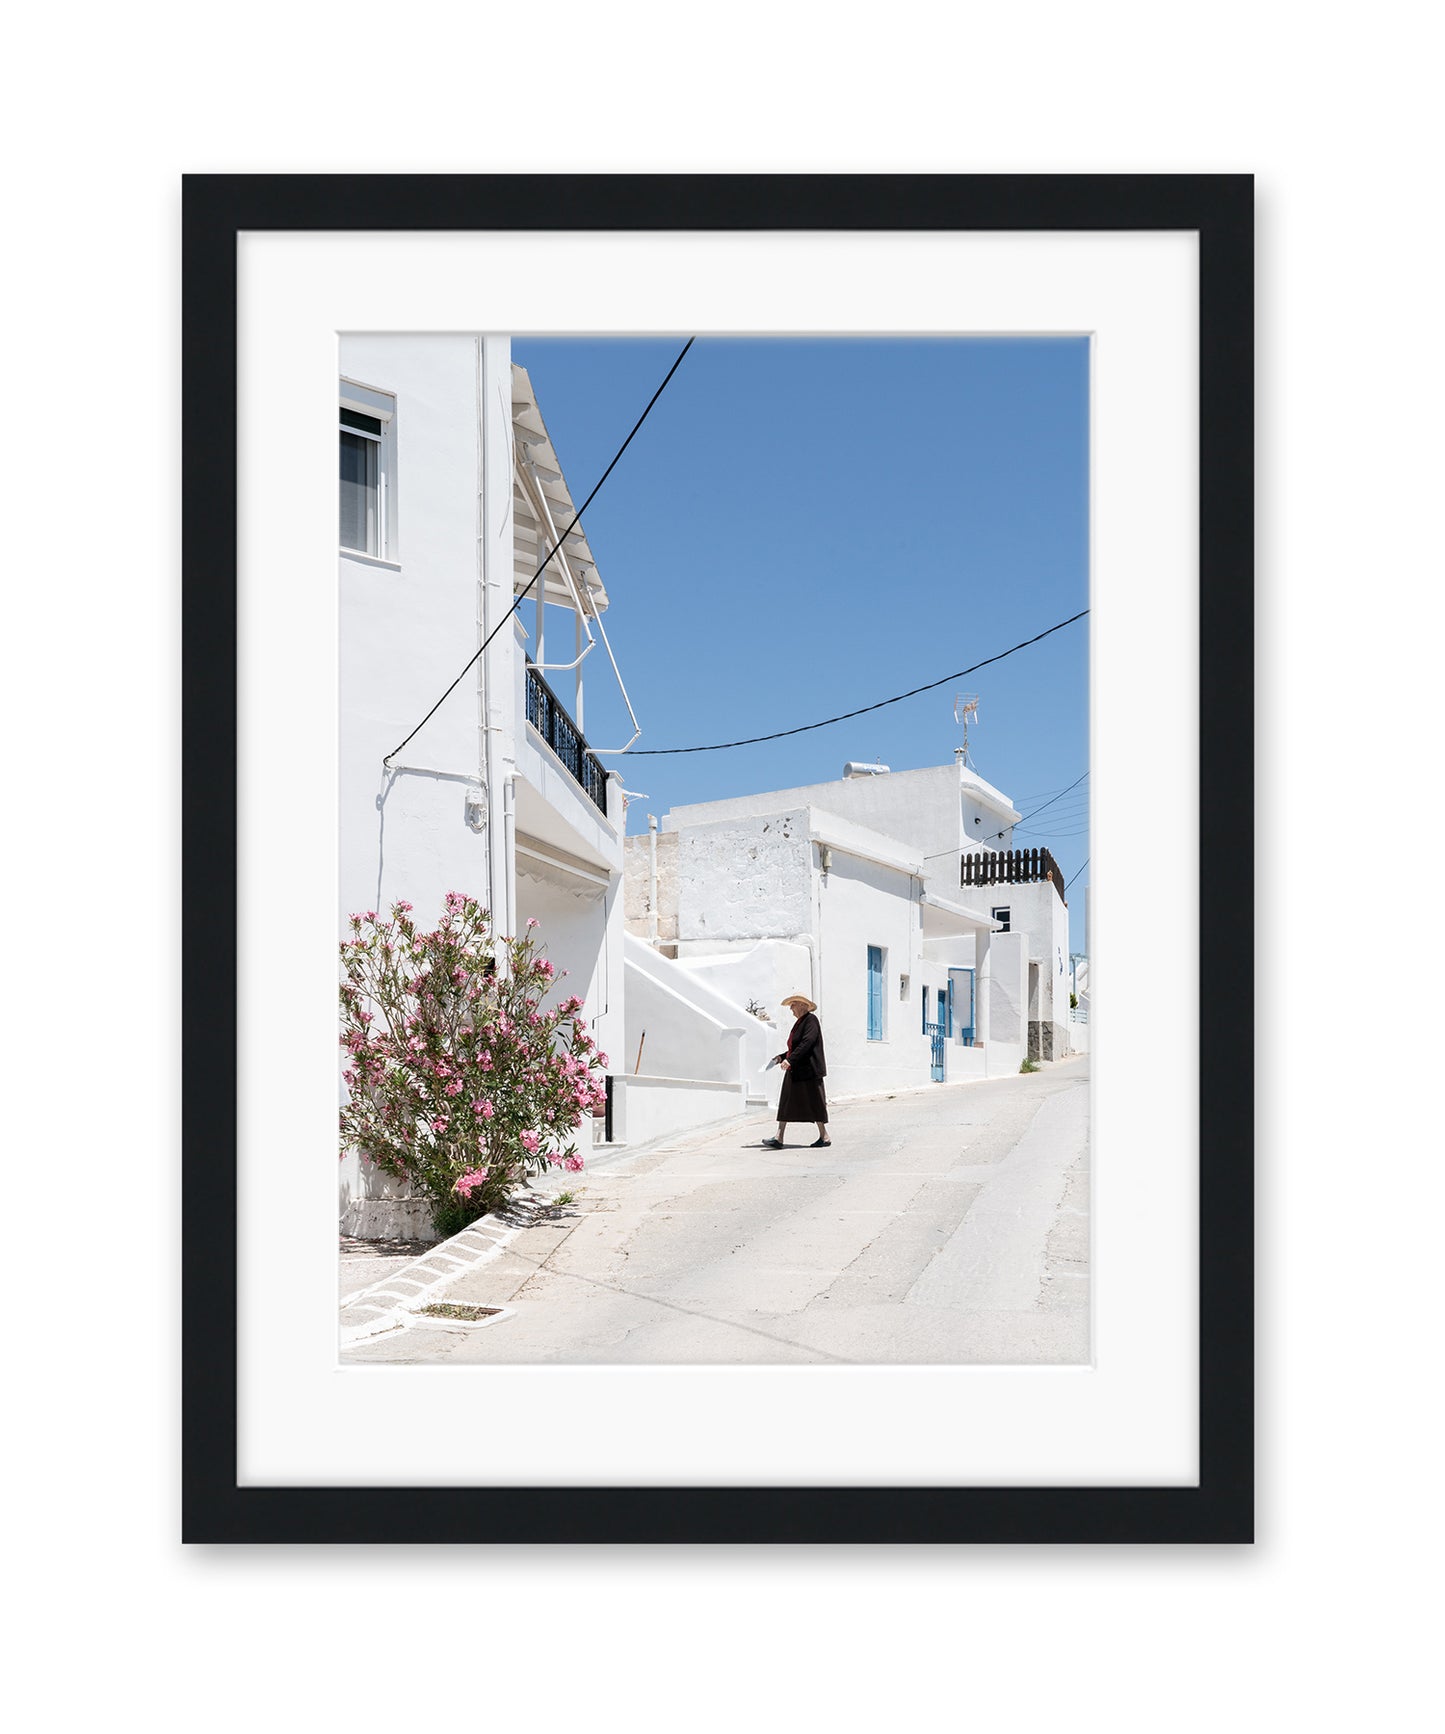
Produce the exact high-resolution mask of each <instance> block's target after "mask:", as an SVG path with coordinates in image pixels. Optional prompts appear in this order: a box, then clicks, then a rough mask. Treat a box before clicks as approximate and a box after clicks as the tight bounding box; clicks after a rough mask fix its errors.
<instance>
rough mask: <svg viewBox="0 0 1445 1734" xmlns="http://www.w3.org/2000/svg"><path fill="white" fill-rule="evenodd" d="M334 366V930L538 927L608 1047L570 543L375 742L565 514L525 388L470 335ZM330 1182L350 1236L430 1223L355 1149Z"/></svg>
mask: <svg viewBox="0 0 1445 1734" xmlns="http://www.w3.org/2000/svg"><path fill="white" fill-rule="evenodd" d="M340 373H341V378H340V389H339V399H340V403H339V407H340V418H339V422H340V428H339V438H340V454H341V455H340V477H341V481H340V573H339V584H340V594H339V615H340V638H339V657H340V707H341V708H340V764H339V801H340V811H339V815H338V818H339V845H340V853H339V879H340V899H339V904H340V909H339V913H340V921H341V931H342V933H343V934H344V933H345V932H347V931H348V929H347V926H346V918H347V915H348V913H349V912H350V911H353V910H366V909H377V910H381V911H384V910H386V909H387V908H389V907H390V905H391V903H392V902H393V901H394V900H396V899H397V898H403V897H404V898H406V899H407V900H408V901H410V902H411V903H413V904H414V905H415V906H416V910H417V913H418V916H419V917H424V916H427V915H430V914H435V913H439V912H440V909H441V906H442V900H443V898H444V896H445V894H446V893H447V892H448V891H450V890H457V891H462V892H466V893H468V894H470V895H473V896H475V897H477V898H479V899H480V900H481V901H482V902H483V903H484V904H485V905H486V906H487V907H488V908H489V909H490V910H491V911H492V912H493V919H494V922H495V925H496V927H497V929H498V930H499V931H501V932H503V933H508V934H510V933H516V932H519V931H521V929H522V928H523V926H524V925H525V923H526V921H527V919H528V917H536V918H537V920H538V921H539V922H540V923H541V934H542V936H543V938H544V940H545V944H546V953H547V956H548V957H549V958H550V959H551V961H552V962H553V964H554V965H555V966H556V967H557V968H558V970H559V971H560V970H565V971H566V972H567V976H566V978H565V981H562V982H560V983H559V990H558V991H559V992H562V993H576V994H578V995H580V996H581V997H582V999H583V1002H584V1007H585V1016H586V1018H587V1019H588V1022H589V1024H590V1026H591V1030H592V1033H593V1035H594V1037H595V1039H596V1041H597V1043H598V1045H599V1047H600V1048H601V1049H603V1050H604V1051H606V1052H608V1053H609V1054H610V1055H611V1054H614V1053H620V1051H621V1047H622V1043H623V1037H624V1017H623V1006H622V995H623V962H622V944H623V924H622V903H621V888H622V832H623V817H622V796H621V790H620V788H619V785H618V780H617V778H616V777H615V776H612V775H609V774H608V771H607V769H606V767H605V765H604V763H603V761H602V760H601V759H599V758H598V757H596V756H595V755H594V753H593V752H592V750H591V749H590V748H589V746H588V743H587V741H586V739H585V738H584V735H583V726H584V705H585V697H586V693H585V678H586V677H587V676H588V674H589V671H590V670H591V669H592V668H594V667H598V666H600V667H601V668H602V669H603V670H605V669H606V667H607V664H608V663H609V662H612V656H611V648H610V646H608V645H607V644H606V635H605V629H604V627H603V622H602V615H603V613H604V612H605V610H606V608H607V592H606V590H605V589H604V588H603V585H602V581H601V578H600V577H599V575H598V571H597V566H596V561H595V559H594V558H593V555H592V550H591V548H590V547H589V545H588V543H587V540H586V538H585V536H584V535H582V534H581V533H580V531H579V532H578V533H577V534H575V535H573V536H571V537H569V538H568V541H567V543H566V545H565V547H564V549H563V551H562V552H561V553H560V554H558V555H557V556H556V557H555V558H554V559H553V560H552V561H551V563H550V564H549V566H548V567H547V570H546V572H545V574H544V578H543V580H542V581H541V582H540V583H539V585H538V587H537V588H538V589H540V588H541V587H542V584H545V592H544V599H543V602H542V606H541V607H540V608H539V607H537V606H535V605H534V603H533V602H532V601H528V602H527V603H524V604H523V607H522V609H521V611H520V612H519V614H518V616H516V617H515V618H514V619H512V620H511V621H510V622H507V623H506V624H504V625H502V626H501V630H500V631H498V632H497V633H496V636H495V637H494V638H492V640H491V642H490V644H489V645H488V647H487V649H486V651H485V652H484V654H483V655H482V656H481V657H480V659H479V660H478V661H477V662H476V664H475V665H474V666H473V667H471V668H470V669H468V670H467V672H466V673H465V675H464V676H463V678H462V679H461V681H460V683H459V684H458V686H457V687H456V689H455V690H454V691H453V692H451V693H450V695H449V696H448V697H447V698H446V699H445V701H444V702H443V703H441V705H440V706H439V707H438V708H437V710H436V712H435V714H434V715H433V716H431V717H430V718H429V720H427V721H426V723H425V724H424V726H423V727H422V728H421V729H420V730H419V731H418V732H417V733H416V734H415V736H414V737H413V738H412V739H410V740H407V741H406V744H405V746H403V747H402V748H401V750H400V751H399V752H396V751H395V749H396V748H397V747H398V745H399V743H401V742H402V741H403V740H404V739H405V737H406V736H407V735H408V733H409V732H410V731H411V730H412V729H414V728H415V726H416V725H417V723H419V722H420V721H421V720H422V719H423V718H424V717H426V716H427V713H428V711H430V710H431V708H432V707H433V706H434V705H436V704H437V701H438V699H439V698H440V697H441V695H442V694H443V693H444V692H446V690H447V688H448V686H449V685H450V683H451V682H452V681H453V680H454V679H455V678H456V676H457V674H458V671H459V670H460V669H462V667H463V665H464V664H466V662H467V659H468V657H469V656H473V655H474V654H475V653H476V652H477V651H478V649H479V648H480V647H481V645H482V644H483V643H484V641H485V640H486V639H487V638H488V636H489V635H490V634H491V633H492V631H493V629H494V628H495V627H497V626H498V625H499V623H502V622H503V621H504V620H505V617H506V615H507V613H508V610H509V609H511V607H512V604H513V601H514V599H515V597H516V595H517V593H518V592H519V591H521V590H522V589H523V588H524V586H525V585H526V584H527V582H528V581H529V580H530V579H531V578H532V576H533V575H534V573H535V572H536V570H537V566H538V562H539V560H540V559H541V558H542V556H544V555H545V554H546V553H547V551H548V550H549V549H550V548H551V547H552V545H553V543H554V541H555V539H556V536H557V534H558V533H560V531H561V530H562V529H564V528H565V527H566V526H567V524H568V523H569V522H570V521H571V519H572V516H573V514H574V510H575V508H574V506H573V501H572V496H571V494H570V492H569V490H568V486H567V482H566V480H565V477H564V475H563V472H562V467H561V464H560V462H559V461H558V458H557V454H556V452H555V450H554V448H553V446H552V444H551V441H550V440H549V438H548V436H547V430H546V424H545V422H544V421H543V419H542V415H541V411H540V409H539V407H538V405H537V402H536V398H535V394H534V393H533V390H532V386H531V381H530V380H529V378H528V376H527V374H526V372H525V371H524V370H523V369H521V368H520V367H517V366H515V365H514V364H513V362H512V359H511V350H510V343H509V341H508V339H506V338H505V337H478V336H468V335H406V336H345V337H343V338H342V339H341V367H340ZM535 595H536V590H534V592H533V596H534V597H535ZM599 647H600V648H601V649H602V650H603V653H604V657H605V660H603V659H599V660H598V662H596V663H594V662H592V661H591V660H589V659H590V658H592V657H593V655H594V653H595V651H596V650H597V649H598V648H599ZM612 668H613V670H614V671H615V669H616V664H615V662H612ZM618 679H619V682H620V676H618ZM625 696H626V695H625V691H624V698H625ZM629 710H630V706H629ZM609 744H610V745H613V746H614V747H615V746H620V745H622V744H624V743H609ZM391 754H394V756H393V757H392V758H391V760H390V763H389V764H387V765H384V764H383V760H385V759H386V758H387V756H388V755H391ZM340 1168H341V1197H340V1206H341V1217H342V1225H343V1228H344V1229H345V1230H346V1231H347V1232H349V1233H352V1234H360V1235H365V1236H375V1235H385V1234H395V1233H402V1234H406V1233H412V1232H421V1233H424V1232H426V1224H427V1210H426V1207H425V1205H424V1204H422V1203H420V1202H419V1201H418V1202H415V1203H407V1202H403V1201H398V1200H397V1199H396V1198H395V1197H394V1196H393V1188H394V1183H393V1182H391V1181H389V1180H387V1179H386V1178H385V1177H384V1176H381V1175H378V1174H375V1173H373V1172H372V1171H370V1170H369V1169H364V1168H363V1165H362V1164H361V1163H360V1162H359V1160H358V1159H357V1158H356V1157H355V1156H354V1155H351V1156H348V1157H347V1158H346V1160H345V1161H344V1162H343V1163H342V1164H341V1165H340Z"/></svg>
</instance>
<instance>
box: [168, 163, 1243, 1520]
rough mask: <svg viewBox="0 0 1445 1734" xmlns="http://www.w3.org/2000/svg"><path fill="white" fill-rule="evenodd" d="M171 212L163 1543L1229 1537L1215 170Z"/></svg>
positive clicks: (647, 188)
mask: <svg viewBox="0 0 1445 1734" xmlns="http://www.w3.org/2000/svg"><path fill="white" fill-rule="evenodd" d="M183 203H184V231H183V267H184V282H183V321H184V329H183V416H184V427H183V457H184V481H183V500H184V527H183V555H184V568H185V569H184V599H185V600H184V608H185V619H184V629H183V631H184V637H183V643H184V655H185V671H184V727H185V741H184V797H185V815H186V817H185V838H184V850H185V859H184V874H183V883H184V897H185V910H184V915H185V929H184V931H185V957H184V993H185V1006H184V1032H185V1044H186V1061H185V1070H184V1152H185V1154H184V1185H185V1197H184V1230H185V1245H184V1320H183V1353H184V1451H183V1467H184V1502H183V1504H184V1534H185V1539H186V1540H188V1541H195V1542H255V1541H276V1542H298V1541H316V1542H337V1541H357V1542H378V1541H384V1542H506V1543H516V1542H605V1543H618V1542H630V1543H638V1542H659V1541H668V1542H733V1543H736V1542H839V1543H849V1542H904V1543H909V1542H921V1541H928V1542H953V1543H961V1542H1025V1541H1026V1542H1101V1541H1107V1542H1247V1541H1249V1540H1251V1539H1252V1535H1253V1315H1252V1293H1253V1289H1252V1272H1253V1246H1252V1236H1253V1210H1252V1185H1253V1011H1252V1002H1253V961H1252V960H1253V915H1252V876H1253V844H1252V836H1253V811H1252V803H1253V781H1252V776H1253V773H1252V761H1253V678H1254V677H1253V623H1252V615H1253V430H1252V420H1253V280H1252V274H1253V185H1252V181H1251V179H1250V177H1248V176H1236V175H1198V176H1169V175H1164V176H1151V175H1124V176H1100V175H1079V176H1028V175H1025V176H953V175H948V176H917V177H896V176H586V175H577V176H565V177H558V176H393V177H376V176H336V177H327V176H270V175H258V176H213V175H204V176H192V177H188V178H187V179H186V181H185V186H184V201H183ZM338 453H339V470H338ZM338 524H339V532H338ZM1206 815H1207V816H1208V818H1209V820H1210V824H1209V827H1208V839H1209V846H1208V847H1206V841H1205V839H1206V826H1205V819H1206ZM1221 821H1223V822H1224V825H1225V828H1226V830H1227V835H1228V838H1229V846H1228V850H1227V852H1226V853H1225V854H1224V855H1223V856H1222V855H1221V851H1220V849H1219V847H1218V836H1219V829H1220V824H1221ZM1225 859H1227V860H1228V863H1229V867H1228V871H1227V872H1226V871H1225V870H1224V860H1225ZM338 1117H339V1132H338Z"/></svg>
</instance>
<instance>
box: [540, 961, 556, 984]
mask: <svg viewBox="0 0 1445 1734" xmlns="http://www.w3.org/2000/svg"><path fill="white" fill-rule="evenodd" d="M537 974H538V975H544V976H546V978H547V980H548V981H551V979H552V977H553V976H554V975H555V974H556V971H555V970H554V969H553V968H552V965H551V964H550V963H548V961H547V959H546V958H545V957H539V958H538V959H537Z"/></svg>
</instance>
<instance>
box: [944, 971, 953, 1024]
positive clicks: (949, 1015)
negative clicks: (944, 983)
mask: <svg viewBox="0 0 1445 1734" xmlns="http://www.w3.org/2000/svg"><path fill="white" fill-rule="evenodd" d="M943 1021H944V1023H945V1025H946V1026H947V1034H948V1035H949V1036H952V1034H953V977H952V976H949V978H948V1009H947V1011H946V1012H945V1014H944V1020H943Z"/></svg>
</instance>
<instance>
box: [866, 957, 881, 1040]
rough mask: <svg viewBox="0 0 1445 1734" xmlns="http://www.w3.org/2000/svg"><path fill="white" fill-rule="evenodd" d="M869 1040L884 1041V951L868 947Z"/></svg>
mask: <svg viewBox="0 0 1445 1734" xmlns="http://www.w3.org/2000/svg"><path fill="white" fill-rule="evenodd" d="M868 1040H869V1041H870V1042H881V1041H882V1040H883V950H882V947H881V946H877V945H870V946H869V947H868Z"/></svg>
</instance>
